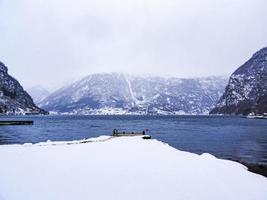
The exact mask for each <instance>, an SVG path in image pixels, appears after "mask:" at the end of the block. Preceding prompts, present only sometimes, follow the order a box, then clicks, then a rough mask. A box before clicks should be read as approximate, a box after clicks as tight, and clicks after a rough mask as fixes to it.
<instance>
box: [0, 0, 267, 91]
mask: <svg viewBox="0 0 267 200" xmlns="http://www.w3.org/2000/svg"><path fill="white" fill-rule="evenodd" d="M266 9H267V1H266V0H75V1H73V0H0V60H1V61H2V62H4V63H5V64H6V65H7V66H8V67H9V71H10V74H11V75H13V76H14V77H16V78H17V79H18V80H19V81H20V82H21V83H22V85H23V86H24V87H25V88H29V87H31V86H35V85H43V86H44V87H46V88H48V89H53V88H55V87H58V86H60V85H62V84H63V83H64V82H66V81H68V80H71V79H73V78H77V77H83V76H86V75H88V74H90V73H95V72H124V73H129V74H141V75H142V74H145V75H146V74H150V75H164V76H177V77H196V76H197V77H200V76H209V75H230V74H231V73H232V72H233V71H234V70H235V69H236V68H238V66H240V65H241V64H243V63H244V62H245V61H246V60H247V59H248V58H250V57H251V55H252V54H253V53H254V52H255V51H257V50H259V49H261V48H262V47H264V46H267V12H266Z"/></svg>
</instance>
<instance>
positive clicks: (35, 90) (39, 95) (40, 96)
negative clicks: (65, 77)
mask: <svg viewBox="0 0 267 200" xmlns="http://www.w3.org/2000/svg"><path fill="white" fill-rule="evenodd" d="M27 92H28V93H29V94H30V95H31V97H32V98H33V101H34V103H36V104H37V105H38V104H39V103H40V102H41V101H42V100H44V99H45V98H46V97H48V96H49V94H50V92H49V91H48V90H46V89H45V88H43V87H42V86H34V87H32V88H29V89H27Z"/></svg>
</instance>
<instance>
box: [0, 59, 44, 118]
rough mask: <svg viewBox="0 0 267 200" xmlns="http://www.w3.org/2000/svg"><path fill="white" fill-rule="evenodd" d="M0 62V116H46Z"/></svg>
mask: <svg viewBox="0 0 267 200" xmlns="http://www.w3.org/2000/svg"><path fill="white" fill-rule="evenodd" d="M46 113H47V112H46V111H44V110H42V109H40V108H38V107H37V106H36V105H35V104H34V103H33V100H32V98H31V97H30V95H29V94H28V93H27V92H26V91H24V89H23V88H22V86H21V85H20V84H19V82H18V81H17V80H16V79H14V78H13V77H11V76H10V75H9V74H8V69H7V67H6V66H5V65H4V64H3V63H2V62H0V114H46Z"/></svg>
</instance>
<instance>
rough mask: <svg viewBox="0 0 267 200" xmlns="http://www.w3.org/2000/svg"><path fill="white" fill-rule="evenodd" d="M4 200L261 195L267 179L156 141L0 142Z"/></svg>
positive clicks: (219, 199)
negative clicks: (6, 143)
mask: <svg viewBox="0 0 267 200" xmlns="http://www.w3.org/2000/svg"><path fill="white" fill-rule="evenodd" d="M0 199H1V200H74V199H77V200H83V199H91V200H98V199H101V200H106V199H110V200H129V199H132V200H158V199H162V200H172V199H175V200H179V199H180V200H215V199H216V200H239V199H240V200H266V199H267V178H265V177H263V176H260V175H257V174H253V173H251V172H248V171H247V169H246V167H244V166H243V165H241V164H239V163H235V162H231V161H226V160H220V159H217V158H215V157H213V156H211V155H209V154H203V155H201V156H199V155H196V154H192V153H187V152H183V151H179V150H176V149H174V148H172V147H170V146H168V145H167V144H164V143H162V142H159V141H157V140H143V139H141V138H140V137H130V138H126V137H121V138H110V137H108V136H107V137H105V136H102V137H100V138H97V139H91V140H84V141H74V142H56V143H54V142H48V143H39V144H36V145H31V144H25V145H10V146H0Z"/></svg>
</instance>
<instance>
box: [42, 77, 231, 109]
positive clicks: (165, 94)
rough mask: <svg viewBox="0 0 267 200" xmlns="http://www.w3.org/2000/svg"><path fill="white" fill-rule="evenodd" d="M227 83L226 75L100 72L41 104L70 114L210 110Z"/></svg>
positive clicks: (57, 92)
mask: <svg viewBox="0 0 267 200" xmlns="http://www.w3.org/2000/svg"><path fill="white" fill-rule="evenodd" d="M225 85H226V79H224V78H221V77H220V78H218V77H209V78H198V79H193V78H192V79H181V78H163V77H152V76H150V77H142V76H131V75H127V74H122V73H98V74H91V75H89V76H86V77H85V78H83V79H81V80H79V81H76V82H75V83H73V84H71V85H69V86H67V87H63V88H61V89H59V90H58V91H56V92H54V93H53V94H51V95H50V96H49V97H47V98H46V99H45V100H43V101H42V102H41V103H40V106H41V107H42V108H44V109H47V110H49V111H52V112H53V111H54V112H59V113H71V114H179V113H180V114H200V113H201V114H203V113H206V114H207V113H208V112H209V110H210V107H211V106H212V105H213V104H215V103H216V101H217V100H218V98H219V96H220V95H221V94H222V92H223V89H224V87H225ZM183 88H185V89H183ZM205 90H208V91H205ZM187 101H188V102H187Z"/></svg>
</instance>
